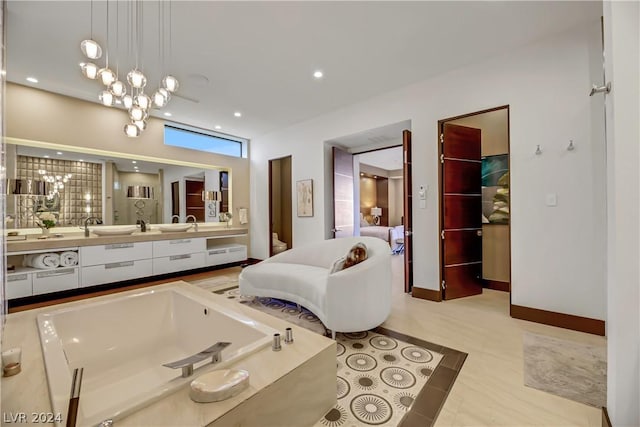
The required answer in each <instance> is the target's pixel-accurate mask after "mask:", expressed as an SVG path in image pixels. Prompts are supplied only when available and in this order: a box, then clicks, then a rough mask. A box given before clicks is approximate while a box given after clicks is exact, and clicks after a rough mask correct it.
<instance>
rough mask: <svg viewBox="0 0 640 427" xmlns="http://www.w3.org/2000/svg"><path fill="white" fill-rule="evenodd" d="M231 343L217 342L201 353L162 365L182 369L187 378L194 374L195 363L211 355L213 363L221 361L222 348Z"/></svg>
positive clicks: (183, 375) (184, 376) (183, 376)
mask: <svg viewBox="0 0 640 427" xmlns="http://www.w3.org/2000/svg"><path fill="white" fill-rule="evenodd" d="M230 345H231V343H230V342H217V343H215V344H214V345H212V346H211V347H209V348H205V349H204V350H202V351H201V352H200V353H196V354H194V355H193V356H189V357H186V358H184V359H180V360H176V361H175V362H171V363H165V364H163V365H162V366H166V367H167V368H171V369H182V378H187V377H190V376H191V375H193V365H194V364H195V363H198V362H201V361H203V360H204V359H207V358H209V357H210V358H211V363H219V362H221V361H222V350H224V349H225V348H226V347H227V346H230Z"/></svg>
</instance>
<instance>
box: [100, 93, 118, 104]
mask: <svg viewBox="0 0 640 427" xmlns="http://www.w3.org/2000/svg"><path fill="white" fill-rule="evenodd" d="M98 98H99V99H100V102H102V105H104V106H105V107H112V106H113V104H115V101H116V100H115V98H114V97H113V94H112V93H111V92H110V91H108V90H103V91H102V92H100V95H99V96H98Z"/></svg>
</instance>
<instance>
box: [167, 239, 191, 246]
mask: <svg viewBox="0 0 640 427" xmlns="http://www.w3.org/2000/svg"><path fill="white" fill-rule="evenodd" d="M181 243H191V239H180V240H170V241H169V244H170V245H179V244H181Z"/></svg>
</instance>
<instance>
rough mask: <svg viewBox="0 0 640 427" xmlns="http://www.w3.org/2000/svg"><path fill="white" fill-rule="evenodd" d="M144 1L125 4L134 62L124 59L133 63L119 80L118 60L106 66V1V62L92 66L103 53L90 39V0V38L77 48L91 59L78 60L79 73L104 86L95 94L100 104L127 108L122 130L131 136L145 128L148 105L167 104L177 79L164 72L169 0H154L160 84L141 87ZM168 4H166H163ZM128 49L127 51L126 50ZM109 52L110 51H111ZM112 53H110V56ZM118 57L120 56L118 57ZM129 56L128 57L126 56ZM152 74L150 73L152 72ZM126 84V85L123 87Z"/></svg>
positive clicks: (107, 4)
mask: <svg viewBox="0 0 640 427" xmlns="http://www.w3.org/2000/svg"><path fill="white" fill-rule="evenodd" d="M119 3H120V2H119V1H117V2H116V13H115V16H116V23H115V27H116V40H118V31H119V30H118V28H119V27H118V20H119V18H120V14H119V13H118V9H117V7H118V5H119ZM143 3H144V2H143V1H141V0H132V1H130V2H127V3H126V4H127V5H128V7H129V11H128V14H127V19H126V20H125V22H128V24H129V26H130V27H129V31H128V33H127V35H128V37H129V39H130V43H129V47H130V48H131V47H132V46H133V47H134V49H135V62H133V61H128V63H129V64H132V63H134V64H135V65H134V66H133V67H132V68H130V71H129V72H127V73H126V79H123V80H120V78H119V75H118V74H119V71H118V64H122V63H124V62H125V61H124V60H123V61H122V62H120V61H117V62H116V67H115V70H116V71H115V72H114V71H113V70H112V69H110V68H109V53H110V49H109V16H110V13H109V1H108V0H107V2H106V11H107V13H106V22H107V31H106V41H107V45H106V46H107V48H106V49H105V57H106V62H105V64H104V66H102V67H101V66H99V65H96V63H95V62H93V61H95V60H97V59H100V58H101V57H102V56H103V55H102V54H103V49H102V48H101V47H100V45H99V44H98V43H97V42H96V41H95V40H94V37H93V1H91V19H92V22H91V24H92V35H91V38H88V39H86V40H83V41H82V42H81V43H80V50H81V51H82V53H83V55H84V56H85V57H86V58H88V59H89V60H90V61H92V62H86V63H82V64H80V65H81V70H82V74H83V75H84V76H85V77H86V78H88V79H91V80H96V79H98V80H99V81H100V82H101V83H102V84H103V85H104V86H106V87H105V88H104V89H102V90H101V91H100V92H99V94H98V99H99V101H100V103H102V105H104V106H107V107H112V106H114V105H116V104H118V105H122V106H123V107H124V108H125V109H126V110H127V111H128V116H129V119H130V122H129V123H127V124H125V126H124V129H123V130H124V133H125V134H126V135H127V136H129V137H132V138H135V137H138V136H140V134H141V133H142V131H143V130H145V129H146V127H147V119H148V118H149V115H150V111H151V109H152V108H157V109H159V108H163V107H165V106H166V105H167V103H168V102H169V100H170V99H171V96H170V94H171V93H173V92H176V91H177V90H178V87H179V83H178V79H176V78H175V77H174V76H172V75H171V74H167V73H165V72H164V66H165V56H164V50H165V39H166V38H167V37H168V40H169V50H170V49H171V27H170V26H171V17H170V16H169V32H168V36H167V34H166V33H165V32H164V21H165V19H166V18H165V14H166V12H165V9H168V10H169V13H170V11H171V0H169V2H160V1H159V2H158V19H159V25H158V30H159V32H158V55H159V58H160V63H161V65H162V70H161V73H160V76H162V75H164V76H165V77H164V78H162V79H161V80H160V84H159V85H158V89H156V90H155V91H154V90H150V91H148V92H147V93H148V94H147V93H145V87H147V83H148V79H147V76H146V75H145V73H144V72H143V71H142V70H141V69H140V68H139V66H138V64H142V62H141V61H140V58H139V56H140V51H141V50H142V47H143V46H145V43H143V41H142V37H143V34H144V31H143V19H142V11H143V6H142V4H143ZM165 4H168V7H167V6H165ZM115 51H116V54H118V53H120V51H119V48H118V47H116V49H115ZM127 52H130V51H127ZM111 53H113V52H111ZM112 56H113V55H112ZM121 59H122V58H121ZM127 59H129V58H127ZM152 74H153V73H152ZM127 86H128V87H127Z"/></svg>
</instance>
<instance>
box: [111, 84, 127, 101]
mask: <svg viewBox="0 0 640 427" xmlns="http://www.w3.org/2000/svg"><path fill="white" fill-rule="evenodd" d="M109 91H110V92H111V93H112V94H113V96H116V97H118V98H122V97H123V96H124V95H125V94H126V93H127V86H125V84H124V83H122V82H121V81H120V80H116V81H115V82H113V83H111V85H110V86H109Z"/></svg>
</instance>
